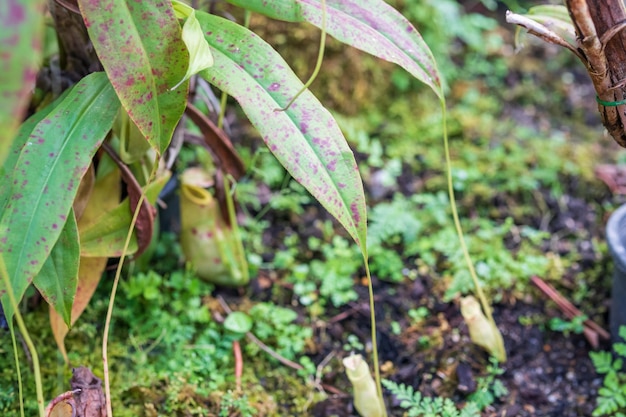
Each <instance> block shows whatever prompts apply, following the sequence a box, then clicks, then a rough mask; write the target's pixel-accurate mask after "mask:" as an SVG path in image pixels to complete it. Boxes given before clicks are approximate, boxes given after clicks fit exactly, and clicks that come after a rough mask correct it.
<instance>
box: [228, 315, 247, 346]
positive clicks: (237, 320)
mask: <svg viewBox="0 0 626 417" xmlns="http://www.w3.org/2000/svg"><path fill="white" fill-rule="evenodd" d="M224 328H225V329H226V330H228V331H229V332H230V333H231V334H232V335H233V336H235V337H236V338H237V340H239V339H241V338H243V337H244V336H245V335H246V333H248V332H249V331H250V330H251V329H252V319H251V318H250V316H248V315H247V314H246V313H243V312H241V311H235V312H233V313H230V314H229V315H228V317H226V319H225V320H224Z"/></svg>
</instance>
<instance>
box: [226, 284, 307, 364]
mask: <svg viewBox="0 0 626 417" xmlns="http://www.w3.org/2000/svg"><path fill="white" fill-rule="evenodd" d="M217 301H218V302H219V303H220V305H221V306H222V308H223V309H224V311H226V312H227V313H228V314H230V313H232V312H233V310H232V309H231V308H230V307H229V306H228V303H227V302H226V300H224V298H222V296H221V295H218V296H217ZM246 337H247V338H248V340H250V341H251V342H252V343H255V344H256V345H257V346H258V347H260V348H261V350H263V351H264V352H265V353H267V354H268V355H270V356H271V357H272V358H274V359H276V360H277V361H279V362H280V363H282V364H283V365H286V366H289V367H290V368H293V369H296V370H298V371H301V370H303V369H304V366H302V365H300V364H299V363H295V362H293V361H290V360H289V359H287V358H285V357H283V356H281V355H279V354H278V353H276V352H275V351H273V350H272V349H271V348H270V347H269V346H267V345H266V344H265V343H263V342H261V341H260V340H259V339H258V338H257V337H256V336H255V335H254V334H252V332H247V333H246Z"/></svg>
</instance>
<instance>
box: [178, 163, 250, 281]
mask: <svg viewBox="0 0 626 417" xmlns="http://www.w3.org/2000/svg"><path fill="white" fill-rule="evenodd" d="M210 184H211V178H210V177H209V176H208V174H207V173H206V172H205V171H203V170H202V169H201V168H188V169H187V170H186V171H185V172H184V173H183V174H182V175H181V186H180V189H181V191H180V215H181V231H180V243H181V246H182V250H183V254H184V255H185V259H186V260H187V262H189V263H190V264H191V266H192V268H193V270H194V271H195V272H196V273H197V274H198V276H199V277H200V278H202V279H204V280H206V281H209V282H212V283H214V284H218V285H228V286H240V285H245V284H247V283H248V281H249V280H250V277H249V275H248V263H247V261H246V258H245V254H244V252H243V245H242V243H241V235H240V234H239V229H238V228H237V222H236V220H237V219H236V218H235V216H234V207H233V206H234V204H233V203H232V199H231V201H229V202H228V203H229V204H228V206H229V218H230V221H231V224H232V226H230V227H229V226H228V225H226V223H225V222H224V220H223V219H222V216H221V214H220V209H219V205H218V204H217V201H216V200H215V199H214V198H213V195H211V193H210V192H209V190H208V189H207V187H208V186H209V185H210ZM225 185H226V186H227V189H228V184H227V183H225ZM226 194H227V198H231V197H230V193H228V192H227V193H226ZM231 208H232V210H231Z"/></svg>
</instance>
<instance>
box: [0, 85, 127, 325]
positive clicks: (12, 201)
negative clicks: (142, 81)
mask: <svg viewBox="0 0 626 417" xmlns="http://www.w3.org/2000/svg"><path fill="white" fill-rule="evenodd" d="M118 109H119V101H118V99H117V97H116V95H115V91H114V90H113V88H112V87H111V84H110V83H109V80H108V79H107V77H106V74H104V73H94V74H91V75H89V76H87V77H85V78H83V79H82V80H81V81H80V82H79V83H78V84H76V85H75V86H74V87H73V88H72V89H71V90H69V91H68V92H66V93H65V94H64V95H63V96H62V97H61V98H60V99H59V100H57V101H56V102H55V103H53V105H52V106H49V107H48V108H46V109H45V110H44V111H43V113H42V114H45V117H43V118H41V115H39V114H35V115H34V116H33V118H32V119H33V120H29V121H27V122H26V123H25V124H24V125H23V127H22V128H21V129H20V130H19V132H18V135H17V136H16V138H15V140H14V141H13V144H12V148H11V150H10V152H9V155H8V156H7V159H6V161H5V166H6V172H5V173H4V175H2V177H1V178H0V207H1V208H2V211H1V212H0V253H2V256H3V257H4V261H5V263H6V267H7V272H8V274H9V279H10V282H11V287H12V289H13V292H14V294H15V296H16V298H17V299H18V300H19V299H21V297H22V296H23V294H24V291H26V288H27V287H28V285H29V284H30V283H31V282H32V280H33V278H35V276H37V274H38V273H39V271H40V270H41V268H42V267H43V265H44V263H45V262H46V260H47V259H48V256H49V255H50V252H51V251H52V248H53V247H54V245H55V244H56V242H57V239H58V238H59V236H60V235H61V231H62V230H63V227H64V225H65V222H66V221H67V220H68V216H69V215H70V210H71V208H72V203H73V201H74V197H75V196H76V193H77V191H78V186H79V184H80V181H81V178H82V176H83V174H84V173H85V172H86V171H87V169H88V168H89V165H90V164H91V159H92V157H93V155H94V154H95V152H96V150H97V149H98V148H99V147H100V144H101V142H102V140H103V139H104V137H105V136H106V134H107V132H108V131H109V130H110V129H111V126H112V124H113V118H114V117H115V115H116V114H117V111H118ZM5 291H6V288H4V285H0V294H2V295H3V296H2V299H1V301H2V305H3V307H4V309H5V313H6V315H7V317H8V318H11V317H12V314H13V311H12V309H11V306H10V305H9V303H8V298H7V296H6V294H5Z"/></svg>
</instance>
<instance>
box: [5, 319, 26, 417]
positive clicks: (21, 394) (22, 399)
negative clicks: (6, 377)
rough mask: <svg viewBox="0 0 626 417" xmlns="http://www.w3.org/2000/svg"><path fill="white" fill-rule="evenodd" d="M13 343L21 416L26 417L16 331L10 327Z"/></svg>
mask: <svg viewBox="0 0 626 417" xmlns="http://www.w3.org/2000/svg"><path fill="white" fill-rule="evenodd" d="M9 331H10V332H11V342H12V343H13V355H14V356H15V369H16V370H17V392H18V397H19V400H20V416H21V417H24V388H23V386H22V371H21V370H20V358H19V357H18V355H17V343H16V342H15V329H14V328H13V326H9Z"/></svg>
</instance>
